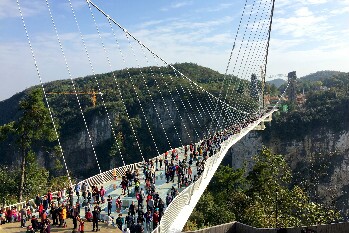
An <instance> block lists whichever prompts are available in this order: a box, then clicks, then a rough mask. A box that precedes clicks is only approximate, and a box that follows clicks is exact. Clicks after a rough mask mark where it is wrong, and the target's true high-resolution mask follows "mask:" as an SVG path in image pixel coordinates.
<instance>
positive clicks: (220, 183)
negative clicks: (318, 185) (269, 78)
mask: <svg viewBox="0 0 349 233" xmlns="http://www.w3.org/2000/svg"><path fill="white" fill-rule="evenodd" d="M254 160H255V164H254V166H253V167H252V169H251V171H249V172H247V171H246V169H245V168H241V169H237V170H234V169H232V168H230V167H227V166H221V167H220V168H219V169H218V171H217V172H216V174H215V175H214V177H213V179H212V180H211V182H210V184H209V186H208V188H207V190H206V191H205V193H204V194H203V195H202V197H201V199H200V200H199V202H198V204H197V206H196V207H195V209H194V211H193V213H192V215H191V217H190V218H189V220H188V222H187V224H186V230H189V229H190V230H194V229H195V228H202V227H207V226H214V225H219V224H223V223H227V222H231V221H239V222H242V223H245V224H247V225H251V226H254V227H266V228H273V227H295V226H309V225H314V224H325V223H331V222H335V221H338V220H339V218H340V217H339V213H338V212H337V211H335V210H333V209H331V208H329V207H326V206H324V205H322V204H319V203H314V202H312V201H310V198H309V196H308V195H307V194H306V192H305V191H304V190H303V189H302V188H300V187H299V186H293V187H291V186H290V181H291V178H292V176H291V172H290V169H289V167H288V166H287V163H286V162H285V160H284V158H283V156H282V155H276V154H273V153H272V152H271V151H270V150H269V149H267V148H263V149H262V151H261V152H260V153H259V154H258V155H256V156H255V157H254Z"/></svg>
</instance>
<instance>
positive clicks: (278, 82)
mask: <svg viewBox="0 0 349 233" xmlns="http://www.w3.org/2000/svg"><path fill="white" fill-rule="evenodd" d="M267 83H269V84H271V85H275V86H276V87H277V88H279V87H280V86H281V85H283V84H285V83H287V82H286V80H283V79H281V78H277V79H273V80H270V81H267Z"/></svg>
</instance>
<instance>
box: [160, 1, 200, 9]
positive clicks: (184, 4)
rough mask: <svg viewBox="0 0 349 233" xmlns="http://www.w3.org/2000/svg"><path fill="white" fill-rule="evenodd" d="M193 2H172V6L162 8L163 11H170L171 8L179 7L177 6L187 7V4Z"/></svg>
mask: <svg viewBox="0 0 349 233" xmlns="http://www.w3.org/2000/svg"><path fill="white" fill-rule="evenodd" d="M191 4H193V2H192V1H184V2H177V3H172V4H171V5H170V6H168V7H165V8H161V11H169V10H171V9H177V8H181V7H185V6H189V5H191Z"/></svg>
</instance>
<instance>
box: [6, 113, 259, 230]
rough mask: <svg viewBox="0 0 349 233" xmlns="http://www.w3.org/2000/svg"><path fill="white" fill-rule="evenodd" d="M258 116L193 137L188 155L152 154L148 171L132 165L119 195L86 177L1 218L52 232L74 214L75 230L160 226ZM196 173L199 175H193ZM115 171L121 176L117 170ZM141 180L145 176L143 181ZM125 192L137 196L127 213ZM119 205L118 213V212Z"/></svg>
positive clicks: (146, 228)
mask: <svg viewBox="0 0 349 233" xmlns="http://www.w3.org/2000/svg"><path fill="white" fill-rule="evenodd" d="M258 118H259V116H256V117H254V118H251V119H249V120H245V121H244V122H242V123H240V124H237V125H233V126H231V127H229V128H227V129H225V130H223V131H222V132H220V133H215V134H214V135H212V136H211V137H209V138H207V139H204V140H203V141H202V142H201V143H200V144H194V143H192V144H190V145H188V146H184V148H183V151H184V153H183V155H182V156H180V154H179V152H178V150H177V149H173V150H171V151H168V152H165V153H164V154H163V155H162V156H160V157H157V158H155V159H153V160H148V161H146V162H144V163H143V171H141V172H142V173H143V174H142V176H141V175H140V171H139V170H133V171H131V170H128V171H126V174H125V175H124V176H122V179H121V183H120V184H114V189H117V188H118V185H119V186H120V188H121V192H122V193H121V195H119V196H118V197H117V198H115V201H114V200H113V195H108V196H106V195H107V191H106V190H105V189H104V187H103V186H100V187H98V186H92V187H90V186H89V185H88V184H87V183H86V182H82V183H78V184H77V185H75V187H70V188H68V189H62V190H59V191H57V192H56V194H55V196H54V195H53V194H52V192H51V191H48V192H47V194H46V195H44V196H43V197H42V196H40V195H39V194H38V195H37V196H36V198H35V201H34V202H35V203H34V204H32V203H29V202H28V204H27V205H26V207H25V208H22V209H21V210H19V211H18V210H17V208H16V207H12V208H10V207H7V208H6V209H3V208H2V209H1V210H0V224H3V223H8V222H20V226H21V227H23V228H27V232H28V233H31V232H44V233H50V230H51V227H53V226H54V227H67V222H66V221H67V219H72V223H73V229H74V231H79V232H84V226H85V222H92V227H93V231H98V230H99V229H100V228H99V222H101V221H103V222H106V223H108V224H109V225H114V226H116V227H118V228H119V229H120V230H122V231H123V232H130V233H142V232H145V231H146V232H151V231H152V230H154V229H156V228H157V226H158V225H159V223H160V221H161V219H162V217H163V215H164V211H165V208H166V206H168V205H170V203H171V202H172V200H173V199H174V198H175V197H176V196H177V195H178V194H179V190H180V189H182V188H185V187H187V186H189V185H190V184H191V183H193V182H195V181H196V180H197V179H198V178H199V177H200V175H201V174H202V173H203V171H204V168H205V163H206V161H207V159H208V158H209V157H211V156H212V155H214V154H215V153H216V152H217V151H218V150H219V149H220V146H221V143H222V142H223V141H225V140H227V139H228V138H229V137H230V136H232V135H234V134H237V133H239V132H240V130H241V128H244V127H246V126H247V125H248V124H250V123H251V122H253V121H254V120H256V119H258ZM194 169H196V172H195V171H194ZM194 173H196V175H193V174H194ZM113 176H114V178H115V180H116V172H115V171H113ZM163 178H164V182H161V183H172V186H170V187H171V188H170V189H169V191H168V193H167V194H165V195H166V196H165V197H164V200H163V198H162V197H161V196H160V194H159V192H158V190H157V185H158V184H159V183H157V181H158V180H162V179H163ZM141 180H144V182H143V184H142V185H141ZM165 181H166V182H165ZM115 182H116V181H115ZM124 195H125V196H126V195H128V196H132V197H134V201H132V203H131V204H130V205H129V206H126V207H128V208H125V210H126V209H127V214H126V216H125V217H123V214H122V212H123V207H125V206H123V201H122V200H123V198H122V196H124ZM74 196H75V197H76V198H75V199H74ZM114 197H115V195H114ZM74 200H75V202H74ZM136 202H137V203H136ZM101 205H103V206H104V205H105V206H106V209H107V213H106V214H104V213H103V214H102V207H101ZM113 206H115V213H116V214H117V218H116V216H114V217H113V216H112V214H113ZM81 208H84V210H85V214H84V216H81V215H80V213H81ZM34 213H35V214H34ZM27 221H30V223H31V224H30V225H29V226H28V227H26V222H27Z"/></svg>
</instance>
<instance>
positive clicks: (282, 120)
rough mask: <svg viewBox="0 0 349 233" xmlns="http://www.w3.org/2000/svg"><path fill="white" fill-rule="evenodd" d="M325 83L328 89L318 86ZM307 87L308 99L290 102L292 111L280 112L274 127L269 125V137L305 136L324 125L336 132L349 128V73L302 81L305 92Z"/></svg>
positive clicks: (301, 86) (299, 89) (288, 137)
mask: <svg viewBox="0 0 349 233" xmlns="http://www.w3.org/2000/svg"><path fill="white" fill-rule="evenodd" d="M318 82H321V84H320V83H318ZM308 84H310V85H308ZM319 85H320V86H319ZM321 86H322V87H325V86H326V87H327V88H328V89H326V90H321V89H319V88H317V87H321ZM303 87H304V88H305V89H307V90H308V92H306V103H305V104H304V105H301V106H295V105H290V106H289V107H290V108H289V109H290V110H291V111H289V112H288V113H281V114H280V115H279V116H276V117H275V121H273V127H268V128H267V132H268V133H269V134H270V135H269V138H280V139H286V138H287V139H288V140H292V139H302V138H303V137H304V135H307V134H309V132H311V131H314V130H316V129H319V128H321V127H326V128H329V129H331V130H333V131H334V132H339V131H341V130H345V129H348V121H345V120H343V119H348V116H349V74H348V73H346V74H345V73H341V74H339V75H336V76H333V77H332V78H327V79H325V80H323V81H316V82H309V83H308V82H307V83H303V82H301V83H299V85H298V91H299V92H301V90H302V89H303Z"/></svg>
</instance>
